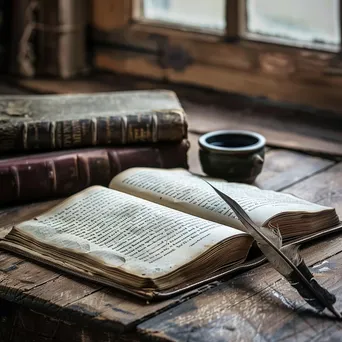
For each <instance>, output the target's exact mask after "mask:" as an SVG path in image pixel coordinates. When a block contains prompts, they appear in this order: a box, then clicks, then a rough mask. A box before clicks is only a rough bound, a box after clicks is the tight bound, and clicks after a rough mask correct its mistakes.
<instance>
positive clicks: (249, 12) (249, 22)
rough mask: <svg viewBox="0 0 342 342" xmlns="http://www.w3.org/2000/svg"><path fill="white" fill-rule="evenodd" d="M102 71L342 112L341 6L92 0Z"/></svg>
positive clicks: (290, 0)
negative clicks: (341, 94) (341, 109)
mask: <svg viewBox="0 0 342 342" xmlns="http://www.w3.org/2000/svg"><path fill="white" fill-rule="evenodd" d="M92 1H93V22H92V26H93V30H92V32H93V40H94V42H95V46H96V48H95V54H94V55H95V56H94V61H95V66H97V67H98V68H100V69H106V70H112V71H114V72H118V73H126V74H133V75H138V76H145V77H149V78H153V79H157V80H164V81H165V80H167V81H169V82H176V83H186V84H191V85H198V86H204V87H210V88H214V89H219V90H223V91H228V92H235V93H239V94H245V95H251V96H263V97H268V98H270V99H273V100H280V101H286V102H292V103H298V104H305V105H312V106H316V107H320V108H325V109H339V110H340V108H342V97H341V96H340V93H341V89H340V87H342V79H340V77H341V75H342V57H341V56H342V54H341V53H340V45H341V16H340V13H341V8H340V0H324V1H323V0H210V1H209V0H205V1H204V0H203V1H197V0H92Z"/></svg>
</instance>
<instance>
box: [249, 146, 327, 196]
mask: <svg viewBox="0 0 342 342" xmlns="http://www.w3.org/2000/svg"><path fill="white" fill-rule="evenodd" d="M332 165H334V162H333V161H331V160H327V159H323V158H318V157H312V156H308V155H305V154H303V153H298V152H293V151H287V150H278V149H273V150H271V151H269V152H267V153H266V158H265V164H264V167H263V170H262V172H261V174H260V175H259V176H258V178H257V179H256V183H255V185H257V186H258V187H259V188H262V189H267V190H277V191H279V190H282V189H284V188H286V187H289V186H290V185H292V184H295V183H297V182H299V181H301V180H302V179H304V178H308V177H310V176H312V175H313V174H315V173H317V172H319V171H322V170H325V169H326V168H328V167H330V166H332Z"/></svg>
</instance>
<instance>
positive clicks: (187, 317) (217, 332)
mask: <svg viewBox="0 0 342 342" xmlns="http://www.w3.org/2000/svg"><path fill="white" fill-rule="evenodd" d="M341 242H342V235H341V234H340V235H339V236H337V237H334V238H330V239H328V240H327V241H324V242H321V243H319V244H316V245H313V246H311V247H309V248H307V249H304V250H303V251H302V255H303V257H304V258H305V259H306V261H307V263H308V264H309V265H313V264H317V263H319V264H317V265H316V266H315V267H313V271H314V272H316V273H318V274H317V275H316V277H317V279H318V281H319V282H320V283H322V284H323V285H324V286H326V287H327V288H328V289H329V290H331V291H332V292H333V293H335V294H336V295H337V297H338V301H337V304H336V307H337V308H338V309H340V310H341V308H342V297H341V295H342V281H341V280H342V267H341V266H340V265H341V262H342V253H339V254H337V255H335V256H333V257H330V258H328V259H327V256H328V255H330V256H331V255H334V254H335V253H338V252H339V251H340V250H341V247H340V246H341V245H340V244H341ZM322 261H323V262H322ZM326 271H327V272H326ZM270 322H272V324H270ZM316 326H317V327H319V328H320V329H321V328H323V329H322V330H316V329H315V327H316ZM341 328H342V325H341V324H340V323H339V324H338V325H337V324H336V321H334V320H331V319H329V318H328V319H327V318H326V317H324V316H319V315H316V314H314V313H313V311H312V309H311V308H309V306H308V305H307V304H306V303H305V302H304V301H303V300H302V299H301V298H300V297H299V296H298V294H297V292H296V291H295V290H294V289H292V288H291V287H290V285H289V284H288V283H287V282H286V281H285V280H284V279H283V278H281V277H280V276H279V274H278V273H277V272H275V271H274V270H273V269H272V268H271V267H270V266H269V265H264V266H262V267H259V268H257V269H254V270H251V271H249V272H247V273H244V274H242V275H240V276H237V277H235V278H234V279H232V280H230V281H228V282H226V283H223V284H221V285H220V286H218V287H216V288H214V289H212V290H210V291H207V292H205V293H204V294H202V295H200V296H197V297H195V298H193V299H190V300H189V301H187V302H185V303H183V304H181V305H179V306H177V307H174V308H172V309H170V310H168V311H166V312H164V313H162V314H160V315H158V316H156V317H154V318H152V319H150V320H148V321H146V322H144V323H142V324H141V325H139V326H138V332H139V333H141V334H142V335H143V336H145V337H146V338H147V339H151V340H160V341H203V342H204V341H265V342H266V341H279V340H281V341H283V340H284V341H292V340H293V339H296V341H308V339H307V338H308V337H310V338H313V337H315V336H316V335H319V336H320V338H322V339H317V341H318V340H319V341H321V340H325V339H326V340H327V337H328V336H330V334H331V333H332V332H333V333H334V334H335V335H336V336H337V334H338V331H339V330H340V332H339V334H341ZM338 336H341V335H338Z"/></svg>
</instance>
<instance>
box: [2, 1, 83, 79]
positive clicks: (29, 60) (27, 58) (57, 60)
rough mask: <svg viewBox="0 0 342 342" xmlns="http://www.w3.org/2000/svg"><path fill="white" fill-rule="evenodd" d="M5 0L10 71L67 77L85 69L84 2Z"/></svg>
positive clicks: (80, 72) (20, 73)
mask: <svg viewBox="0 0 342 342" xmlns="http://www.w3.org/2000/svg"><path fill="white" fill-rule="evenodd" d="M4 1H5V0H3V2H4ZM6 3H10V4H11V7H12V12H11V13H12V14H11V23H12V25H11V34H10V37H11V58H10V59H11V63H10V64H11V65H10V71H11V72H12V73H14V74H16V75H21V76H26V77H33V76H37V75H50V76H56V77H60V78H63V79H67V78H70V77H74V76H76V75H78V74H83V73H84V72H85V71H87V69H88V63H87V54H86V26H87V17H88V8H89V6H88V5H89V4H88V2H87V1H84V0H12V1H7V0H6Z"/></svg>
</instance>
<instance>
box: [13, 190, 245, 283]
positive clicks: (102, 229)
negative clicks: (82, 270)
mask: <svg viewBox="0 0 342 342" xmlns="http://www.w3.org/2000/svg"><path fill="white" fill-rule="evenodd" d="M16 229H19V230H21V231H23V232H24V233H26V234H28V235H29V236H32V237H34V238H35V239H36V240H39V241H41V242H44V243H47V244H49V245H53V246H57V247H61V248H64V249H68V250H73V251H76V252H77V253H82V254H86V255H88V256H91V257H93V258H96V259H97V260H100V261H101V262H103V263H105V264H106V265H109V266H112V267H118V268H120V269H122V270H124V271H126V272H129V273H133V274H136V275H138V276H141V277H151V278H154V277H158V276H161V275H164V274H167V273H169V272H171V271H173V270H175V269H177V268H178V267H180V266H182V265H184V264H186V263H188V262H189V261H191V260H192V259H194V258H196V257H197V256H199V255H200V254H201V253H203V252H204V251H206V250H208V249H209V248H211V247H212V246H214V245H215V244H217V243H219V242H220V241H223V240H225V239H229V238H237V237H239V236H242V235H244V236H247V235H246V234H241V232H239V231H238V230H235V229H233V228H228V229H227V227H225V226H223V225H219V224H217V223H214V222H210V221H207V220H204V219H200V218H197V217H194V216H192V215H187V214H184V213H182V212H178V211H176V210H173V209H169V208H166V207H163V206H160V205H158V204H155V203H151V202H148V201H145V200H143V199H141V198H136V197H133V196H130V195H127V194H125V193H122V192H118V191H115V190H110V189H108V188H104V187H100V186H95V187H91V188H88V190H85V191H82V192H81V193H79V194H78V195H75V196H73V197H71V199H69V200H67V201H66V202H64V203H62V204H61V205H59V206H57V207H55V208H54V209H52V210H51V211H49V212H47V213H45V214H43V215H41V216H38V217H36V218H34V219H33V220H30V221H26V222H24V223H21V224H19V225H17V226H16Z"/></svg>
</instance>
